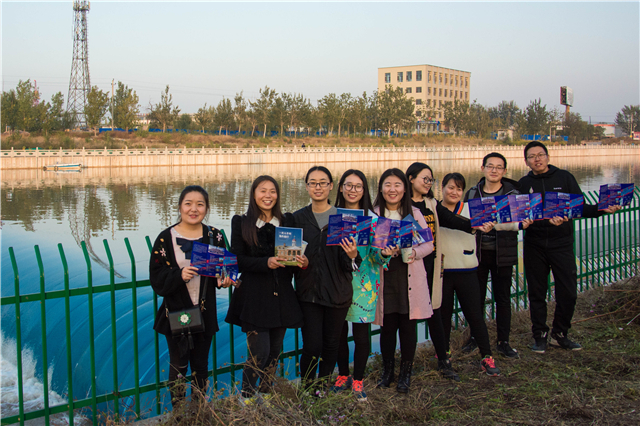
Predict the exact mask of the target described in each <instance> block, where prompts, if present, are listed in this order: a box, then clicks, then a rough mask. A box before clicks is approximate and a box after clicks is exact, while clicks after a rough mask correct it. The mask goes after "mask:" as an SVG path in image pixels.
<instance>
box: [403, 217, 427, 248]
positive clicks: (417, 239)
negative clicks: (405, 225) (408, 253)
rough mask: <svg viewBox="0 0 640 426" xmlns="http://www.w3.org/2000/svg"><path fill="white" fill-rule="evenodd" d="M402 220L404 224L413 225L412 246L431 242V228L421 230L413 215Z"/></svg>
mask: <svg viewBox="0 0 640 426" xmlns="http://www.w3.org/2000/svg"><path fill="white" fill-rule="evenodd" d="M402 220H403V221H405V222H411V223H412V225H413V240H412V244H413V245H414V246H417V245H420V244H422V243H428V242H429V241H433V232H432V231H431V228H429V227H427V228H426V229H423V228H422V227H421V226H420V224H419V223H418V221H417V220H416V219H415V218H414V217H413V215H410V214H408V215H407V216H406V217H405V218H404V219H402Z"/></svg>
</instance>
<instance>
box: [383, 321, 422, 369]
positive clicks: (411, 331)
mask: <svg viewBox="0 0 640 426" xmlns="http://www.w3.org/2000/svg"><path fill="white" fill-rule="evenodd" d="M382 323H383V324H384V325H383V326H382V327H380V352H381V353H382V359H383V360H392V359H393V357H394V355H395V352H396V333H397V334H399V335H400V360H401V361H402V362H404V361H408V362H413V357H414V356H415V354H416V346H417V344H418V334H417V332H416V324H417V323H418V321H417V320H411V319H409V314H398V313H393V314H384V318H383V321H382Z"/></svg>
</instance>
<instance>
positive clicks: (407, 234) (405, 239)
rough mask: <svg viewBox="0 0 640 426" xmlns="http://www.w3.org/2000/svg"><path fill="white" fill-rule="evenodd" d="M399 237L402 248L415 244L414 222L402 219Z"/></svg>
mask: <svg viewBox="0 0 640 426" xmlns="http://www.w3.org/2000/svg"><path fill="white" fill-rule="evenodd" d="M399 237H400V238H399V240H400V242H399V246H400V248H410V247H411V246H412V245H413V223H411V222H405V221H404V220H403V221H401V222H400V231H399Z"/></svg>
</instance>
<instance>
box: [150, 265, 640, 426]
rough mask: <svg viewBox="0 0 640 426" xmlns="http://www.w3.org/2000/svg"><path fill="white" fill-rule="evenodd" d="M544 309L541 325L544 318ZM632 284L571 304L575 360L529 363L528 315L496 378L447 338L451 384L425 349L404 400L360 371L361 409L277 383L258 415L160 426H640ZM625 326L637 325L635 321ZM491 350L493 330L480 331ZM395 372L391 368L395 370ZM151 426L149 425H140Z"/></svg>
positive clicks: (348, 397) (205, 416)
mask: <svg viewBox="0 0 640 426" xmlns="http://www.w3.org/2000/svg"><path fill="white" fill-rule="evenodd" d="M553 309H554V306H553V303H550V305H549V312H550V318H549V324H550V323H551V316H552V313H553ZM639 313H640V277H638V276H636V277H634V278H631V279H629V280H624V281H621V282H620V283H617V284H614V285H612V286H609V287H599V288H596V289H593V290H591V291H588V292H585V293H583V294H581V295H580V296H579V298H578V303H577V306H576V313H575V315H574V323H575V324H574V326H573V328H572V330H571V332H570V336H571V338H572V339H574V340H576V341H578V342H580V343H581V344H582V345H583V347H584V349H583V350H582V351H576V352H570V351H565V350H562V349H557V348H550V349H549V350H547V352H546V353H545V354H543V355H539V354H534V353H533V352H531V351H530V350H529V349H528V348H527V346H528V345H529V344H530V343H531V341H530V340H531V337H530V334H531V333H530V321H529V317H528V311H520V312H516V313H514V315H513V319H512V328H511V344H512V346H513V347H515V348H517V349H519V353H520V359H516V360H508V359H504V358H496V365H497V366H498V367H499V368H500V369H501V370H502V374H501V376H500V377H488V376H486V375H485V374H484V373H482V372H481V371H480V356H479V354H478V353H477V351H476V352H475V353H472V354H468V355H462V354H461V353H460V352H459V348H460V347H461V346H462V344H463V342H464V341H466V336H465V334H466V333H468V332H466V331H456V332H454V333H453V335H452V349H453V355H452V357H453V364H454V368H455V369H456V370H457V372H458V373H459V375H460V377H461V379H462V380H461V382H459V383H454V382H450V381H447V380H445V379H442V378H441V377H440V375H439V374H438V373H437V372H436V360H435V359H434V353H433V349H432V348H426V347H421V348H419V349H418V351H417V353H416V360H415V365H414V374H413V379H412V383H411V390H410V392H409V394H407V395H401V394H399V393H397V392H396V391H395V388H394V387H392V388H391V389H375V383H376V380H377V378H378V377H379V375H380V367H381V360H380V356H379V355H376V356H375V357H374V358H373V359H372V362H371V363H370V365H369V366H368V367H367V377H366V378H365V390H366V392H367V394H368V401H367V402H357V401H356V400H355V398H354V397H353V395H352V394H351V392H343V393H341V394H328V395H327V397H325V398H315V397H311V396H308V395H304V393H303V392H301V390H300V389H299V388H298V387H297V385H296V384H294V383H293V382H290V381H287V380H284V379H278V381H277V384H276V391H275V392H274V393H273V394H271V395H270V399H269V401H268V404H267V405H263V406H250V407H243V406H242V405H241V404H239V402H238V399H237V397H235V396H232V397H229V398H221V399H215V400H214V401H213V403H211V402H201V403H200V404H196V403H191V404H186V405H185V406H184V407H182V408H181V409H179V410H175V411H174V412H171V413H168V414H166V415H165V416H164V417H160V418H156V419H151V420H147V421H144V422H153V424H164V425H192V424H201V425H222V424H224V425H230V424H234V425H249V424H251V425H254V424H260V425H388V424H397V425H416V424H426V423H429V424H434V425H470V424H473V425H495V424H505V425H506V424H524V425H540V424H546V425H583V424H584V425H587V424H589V425H638V424H640V318H639V317H637V315H638V314H639ZM634 316H636V318H635V319H634ZM489 332H490V335H491V339H492V342H495V323H494V322H493V321H492V322H490V323H489ZM396 372H397V368H396ZM149 424H150V423H149Z"/></svg>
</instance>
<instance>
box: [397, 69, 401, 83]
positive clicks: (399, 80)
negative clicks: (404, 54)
mask: <svg viewBox="0 0 640 426" xmlns="http://www.w3.org/2000/svg"><path fill="white" fill-rule="evenodd" d="M398 83H402V71H400V72H399V73H398Z"/></svg>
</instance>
